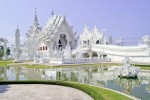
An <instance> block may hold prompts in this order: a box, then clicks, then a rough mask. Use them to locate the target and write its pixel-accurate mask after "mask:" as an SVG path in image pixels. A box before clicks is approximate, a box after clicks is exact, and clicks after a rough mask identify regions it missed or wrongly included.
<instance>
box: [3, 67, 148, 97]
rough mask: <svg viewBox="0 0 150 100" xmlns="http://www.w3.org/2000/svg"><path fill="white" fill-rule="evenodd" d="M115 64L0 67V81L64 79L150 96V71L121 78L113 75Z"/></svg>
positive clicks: (139, 95)
mask: <svg viewBox="0 0 150 100" xmlns="http://www.w3.org/2000/svg"><path fill="white" fill-rule="evenodd" d="M115 68H116V66H107V67H106V66H100V67H83V66H82V67H75V68H54V69H47V68H45V69H40V68H27V67H24V66H15V67H13V66H11V67H0V81H8V80H64V81H73V82H80V83H84V84H92V85H96V86H102V87H107V88H111V89H115V90H118V91H122V92H124V93H127V94H131V95H134V96H136V97H139V98H141V99H144V100H146V99H147V100H148V98H150V72H140V74H139V78H138V79H136V80H133V79H121V78H117V77H116V76H115V75H114V69H115Z"/></svg>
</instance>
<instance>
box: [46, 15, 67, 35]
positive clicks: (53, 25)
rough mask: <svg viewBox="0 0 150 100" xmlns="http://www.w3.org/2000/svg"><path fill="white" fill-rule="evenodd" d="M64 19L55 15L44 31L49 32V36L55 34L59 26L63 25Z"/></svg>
mask: <svg viewBox="0 0 150 100" xmlns="http://www.w3.org/2000/svg"><path fill="white" fill-rule="evenodd" d="M64 19H65V17H64V16H58V15H54V16H53V17H52V18H50V19H49V21H48V22H47V23H46V25H45V26H44V27H43V31H47V32H49V34H53V33H55V32H56V31H57V29H58V28H59V26H60V25H61V23H62V22H63V21H64Z"/></svg>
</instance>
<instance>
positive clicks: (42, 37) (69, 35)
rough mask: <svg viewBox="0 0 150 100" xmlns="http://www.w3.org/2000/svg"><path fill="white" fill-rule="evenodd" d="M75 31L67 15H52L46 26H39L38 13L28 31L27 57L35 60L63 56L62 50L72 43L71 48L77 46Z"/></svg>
mask: <svg viewBox="0 0 150 100" xmlns="http://www.w3.org/2000/svg"><path fill="white" fill-rule="evenodd" d="M75 35H76V34H75V32H73V30H72V26H70V25H69V24H68V22H67V20H66V17H65V16H60V15H54V14H53V15H52V16H51V18H50V19H49V20H48V22H47V23H46V24H45V25H44V27H43V28H42V27H39V23H38V18H37V14H36V11H35V18H34V24H33V26H30V29H29V30H28V33H26V36H27V41H26V43H25V44H26V48H27V51H26V53H27V59H28V60H33V59H34V58H35V57H37V58H38V57H49V56H51V57H53V56H54V52H55V53H56V52H57V53H56V55H59V56H56V55H55V57H57V58H58V57H61V56H62V55H60V53H61V52H63V50H64V49H65V48H66V45H70V47H71V49H74V48H75V46H76V38H75Z"/></svg>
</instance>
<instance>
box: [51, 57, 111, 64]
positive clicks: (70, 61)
mask: <svg viewBox="0 0 150 100" xmlns="http://www.w3.org/2000/svg"><path fill="white" fill-rule="evenodd" d="M50 61H51V62H55V63H57V62H59V63H60V62H61V63H64V64H77V63H99V62H110V61H111V59H110V58H79V59H76V58H70V59H64V58H62V59H57V58H54V59H50Z"/></svg>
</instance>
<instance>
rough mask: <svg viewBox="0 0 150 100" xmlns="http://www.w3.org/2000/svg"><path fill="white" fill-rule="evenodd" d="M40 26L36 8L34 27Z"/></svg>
mask: <svg viewBox="0 0 150 100" xmlns="http://www.w3.org/2000/svg"><path fill="white" fill-rule="evenodd" d="M38 26H39V23H38V18H37V12H36V8H35V17H34V27H38Z"/></svg>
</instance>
